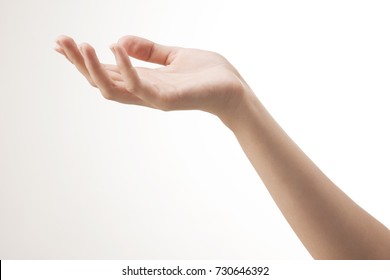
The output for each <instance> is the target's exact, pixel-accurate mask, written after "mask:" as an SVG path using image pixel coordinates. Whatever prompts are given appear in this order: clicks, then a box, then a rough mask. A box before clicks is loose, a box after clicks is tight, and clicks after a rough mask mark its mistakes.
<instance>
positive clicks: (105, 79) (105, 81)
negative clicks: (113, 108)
mask: <svg viewBox="0 0 390 280" xmlns="http://www.w3.org/2000/svg"><path fill="white" fill-rule="evenodd" d="M80 51H81V53H82V55H83V57H84V61H85V66H86V69H87V70H88V72H89V74H90V75H91V78H92V80H93V82H94V83H95V84H96V86H97V87H98V88H99V89H100V91H101V93H102V95H103V96H104V97H105V98H107V99H110V100H112V99H114V98H115V96H114V95H115V91H114V87H115V85H114V82H113V80H112V79H111V78H110V76H109V75H108V73H107V70H106V69H104V67H103V66H102V64H101V63H100V61H99V59H98V57H97V55H96V52H95V50H94V48H92V46H90V45H89V44H87V43H84V44H81V45H80Z"/></svg>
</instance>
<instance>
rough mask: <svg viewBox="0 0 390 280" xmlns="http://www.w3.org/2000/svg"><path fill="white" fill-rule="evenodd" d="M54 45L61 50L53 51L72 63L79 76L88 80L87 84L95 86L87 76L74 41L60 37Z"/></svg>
mask: <svg viewBox="0 0 390 280" xmlns="http://www.w3.org/2000/svg"><path fill="white" fill-rule="evenodd" d="M56 43H57V44H58V45H59V46H60V47H61V48H62V49H60V48H55V50H56V51H57V52H59V53H61V54H63V55H64V56H65V57H66V58H67V59H68V60H69V61H70V62H71V63H73V64H74V65H75V66H76V68H77V70H79V71H80V73H81V74H83V76H84V77H85V78H86V79H87V80H88V82H89V83H90V84H91V85H92V86H94V87H95V86H96V85H95V83H94V82H93V80H92V78H91V76H90V75H89V72H88V70H87V67H86V65H85V62H84V58H83V56H82V55H81V53H80V51H79V49H78V47H77V45H76V43H75V41H74V40H73V39H72V38H70V37H68V36H65V35H61V36H59V37H58V38H57V41H56Z"/></svg>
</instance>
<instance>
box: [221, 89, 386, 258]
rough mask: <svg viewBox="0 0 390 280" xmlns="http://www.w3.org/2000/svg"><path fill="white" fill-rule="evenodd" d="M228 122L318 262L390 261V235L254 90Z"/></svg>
mask: <svg viewBox="0 0 390 280" xmlns="http://www.w3.org/2000/svg"><path fill="white" fill-rule="evenodd" d="M234 115H235V118H234V120H233V121H230V122H229V123H226V124H227V126H228V127H229V128H230V129H231V130H232V131H233V133H234V134H235V136H236V137H237V139H238V141H239V143H240V145H241V146H242V148H243V150H244V152H245V153H246V155H247V156H248V158H249V160H250V161H251V163H252V165H253V166H254V168H255V169H256V171H257V173H258V174H259V176H260V177H261V179H262V180H263V182H264V184H265V186H266V187H267V189H268V191H269V192H270V194H271V196H272V197H273V199H274V200H275V202H276V204H277V205H278V207H279V209H280V210H281V211H282V213H283V215H284V217H285V218H286V220H287V221H288V223H289V224H290V226H291V227H292V228H293V230H294V231H295V233H296V234H297V236H298V237H299V239H300V240H301V242H302V243H303V244H304V246H305V247H306V248H307V250H308V251H309V252H310V253H311V255H312V256H313V257H314V258H317V259H382V258H385V259H390V231H389V230H388V229H387V228H386V227H385V226H384V225H382V224H381V223H380V222H378V221H377V220H376V219H374V218H373V217H372V216H370V215H369V214H368V213H367V212H365V211H364V210H363V209H362V208H360V207H359V206H358V205H357V204H356V203H354V202H353V201H352V200H351V199H350V198H349V197H348V196H347V195H346V194H344V193H343V192H342V191H341V190H340V189H339V188H338V187H337V186H336V185H335V184H334V183H333V182H331V181H330V180H329V179H328V178H327V177H326V176H325V175H324V174H323V173H322V172H321V170H320V169H319V168H318V167H317V166H316V165H315V164H314V163H313V162H312V161H311V160H310V159H309V158H308V157H307V156H306V155H305V154H304V153H303V151H302V150H301V149H300V148H299V147H298V146H297V145H296V144H295V143H294V142H293V141H292V140H291V139H290V137H289V136H288V135H287V134H286V133H285V132H284V131H283V129H282V128H281V127H280V126H279V125H278V124H277V123H276V121H275V120H274V119H273V118H272V117H271V115H270V114H269V113H268V112H267V110H266V109H265V108H264V107H263V105H262V104H261V103H260V101H259V100H258V99H257V98H256V96H255V95H254V94H253V93H252V92H250V91H248V92H247V94H246V95H245V97H244V98H243V101H242V103H241V104H240V105H239V107H238V108H237V111H236V112H235V114H234Z"/></svg>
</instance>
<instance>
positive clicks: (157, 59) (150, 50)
mask: <svg viewBox="0 0 390 280" xmlns="http://www.w3.org/2000/svg"><path fill="white" fill-rule="evenodd" d="M118 45H120V46H121V47H123V48H124V49H125V50H126V52H127V54H128V55H129V56H132V57H134V58H136V59H140V60H143V61H147V62H152V63H157V64H161V65H169V64H171V62H172V61H173V59H174V56H175V54H176V52H177V50H178V49H179V48H178V47H169V46H163V45H159V44H156V43H154V42H152V41H149V40H147V39H144V38H141V37H137V36H131V35H128V36H124V37H122V38H120V39H119V40H118Z"/></svg>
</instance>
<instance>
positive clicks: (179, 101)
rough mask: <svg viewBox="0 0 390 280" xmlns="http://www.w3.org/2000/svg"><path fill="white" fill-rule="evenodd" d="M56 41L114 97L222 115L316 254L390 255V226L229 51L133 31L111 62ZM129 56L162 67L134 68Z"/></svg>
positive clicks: (60, 49) (346, 256) (71, 42)
mask: <svg viewBox="0 0 390 280" xmlns="http://www.w3.org/2000/svg"><path fill="white" fill-rule="evenodd" d="M56 42H57V46H56V47H55V50H56V51H58V52H59V53H61V54H62V55H64V56H65V57H66V58H67V59H68V60H69V61H70V62H71V63H72V64H74V65H75V66H76V68H77V69H78V70H79V71H80V72H81V74H83V75H84V76H85V78H86V79H87V80H88V81H89V83H90V84H91V85H92V86H94V87H97V88H98V89H99V90H100V92H101V94H102V95H103V96H104V97H105V98H107V99H109V100H113V101H117V102H121V103H126V104H135V105H141V106H147V107H151V108H155V109H160V110H164V111H170V110H195V109H197V110H202V111H206V112H209V113H211V114H214V115H216V116H217V117H218V118H220V119H221V121H222V122H223V123H224V124H225V125H226V126H227V127H228V128H229V129H230V130H231V131H232V132H233V133H234V135H235V136H236V138H237V140H238V142H239V143H240V145H241V147H242V149H243V150H244V152H245V154H246V155H247V157H248V158H249V160H250V161H251V163H252V165H253V166H254V168H255V169H256V171H257V173H258V174H259V176H260V178H261V179H262V180H263V182H264V184H265V186H266V187H267V189H268V191H269V192H270V194H271V196H272V198H273V199H274V201H275V203H276V204H277V206H278V207H279V209H280V211H281V212H282V213H283V215H284V217H285V218H286V220H287V222H288V223H289V224H290V226H291V227H292V228H293V230H294V232H295V233H296V234H297V236H298V237H299V239H300V240H301V242H302V243H303V245H304V246H305V247H306V249H307V250H308V251H309V252H310V254H311V255H312V256H313V258H315V259H390V231H389V229H387V228H386V227H385V226H384V225H383V224H381V223H380V222H379V221H377V220H376V219H375V218H374V217H372V216H371V215H370V214H368V213H367V212H366V211H365V210H363V209H362V208H361V207H360V206H358V205H357V204H356V203H355V202H354V201H352V200H351V199H350V198H349V197H348V196H347V195H346V194H345V193H344V192H343V191H341V190H340V189H339V188H338V187H337V186H336V185H335V184H334V183H333V182H332V181H331V180H330V179H329V178H328V177H327V176H326V175H325V174H324V173H323V172H322V171H321V170H320V169H319V168H318V167H317V166H316V165H315V164H314V163H313V162H312V161H311V160H310V159H309V158H308V157H307V156H306V155H305V153H304V152H303V151H302V150H301V149H300V148H299V147H298V146H297V145H296V144H295V143H294V142H293V141H292V140H291V138H290V137H289V136H288V135H287V134H286V133H285V132H284V131H283V129H282V128H281V127H280V126H279V125H278V123H277V122H276V121H275V120H274V119H273V118H272V116H271V115H270V114H269V113H268V111H267V110H266V109H265V108H264V106H263V105H262V104H261V102H260V101H259V100H258V99H257V97H256V95H255V94H254V93H253V91H252V90H251V89H250V87H249V86H248V85H247V83H246V82H245V81H244V79H243V78H242V77H241V76H240V74H239V73H238V71H237V70H236V69H235V68H234V67H233V66H232V65H231V64H230V63H229V62H228V61H227V60H226V59H225V58H224V57H222V56H221V55H219V54H217V53H213V52H209V51H203V50H197V49H188V48H180V47H170V46H163V45H159V44H157V43H153V42H151V41H149V40H146V39H143V38H140V37H135V36H125V37H123V38H121V39H119V40H118V42H117V43H116V44H113V45H112V46H111V47H110V48H111V50H112V52H113V54H114V55H115V59H116V63H117V65H109V64H102V63H100V62H99V60H98V58H97V56H96V53H95V50H94V49H93V47H92V46H90V45H89V44H87V43H83V44H80V45H79V46H77V45H76V43H75V42H74V40H73V39H72V38H70V37H67V36H63V35H62V36H59V37H58V39H57V41H56ZM129 57H134V58H137V59H140V60H144V61H148V62H152V63H156V64H160V65H162V67H161V68H158V69H148V68H139V67H133V66H132V64H131V61H130V59H129Z"/></svg>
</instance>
